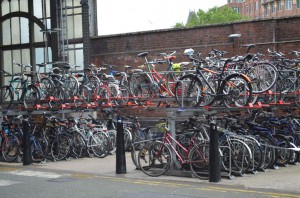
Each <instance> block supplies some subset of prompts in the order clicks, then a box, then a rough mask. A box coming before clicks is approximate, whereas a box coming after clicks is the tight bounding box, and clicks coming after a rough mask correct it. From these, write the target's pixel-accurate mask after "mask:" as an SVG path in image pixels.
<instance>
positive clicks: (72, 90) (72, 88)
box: [63, 76, 79, 98]
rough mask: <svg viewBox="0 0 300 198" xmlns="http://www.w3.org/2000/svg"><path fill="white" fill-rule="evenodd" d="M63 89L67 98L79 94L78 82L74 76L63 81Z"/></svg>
mask: <svg viewBox="0 0 300 198" xmlns="http://www.w3.org/2000/svg"><path fill="white" fill-rule="evenodd" d="M63 87H64V88H65V91H66V92H67V95H68V97H69V98H73V97H74V96H77V94H78V92H79V82H78V80H77V79H76V78H75V77H74V76H68V77H67V79H65V80H64V83H63Z"/></svg>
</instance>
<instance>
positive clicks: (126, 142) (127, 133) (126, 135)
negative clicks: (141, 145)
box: [124, 128, 132, 151]
mask: <svg viewBox="0 0 300 198" xmlns="http://www.w3.org/2000/svg"><path fill="white" fill-rule="evenodd" d="M131 142H132V135H131V132H130V130H129V129H127V128H124V149H125V151H126V150H128V149H129V146H130V144H131Z"/></svg>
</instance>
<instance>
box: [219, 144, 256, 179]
mask: <svg viewBox="0 0 300 198" xmlns="http://www.w3.org/2000/svg"><path fill="white" fill-rule="evenodd" d="M220 149H221V152H222V162H221V164H222V167H223V169H224V170H225V171H228V172H230V173H236V174H240V175H242V174H244V173H245V172H246V171H247V170H249V168H250V163H251V158H252V152H251V150H250V148H249V147H248V145H247V144H246V143H244V142H243V141H241V140H239V139H229V141H227V140H223V141H222V142H221V143H220Z"/></svg>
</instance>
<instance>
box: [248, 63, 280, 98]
mask: <svg viewBox="0 0 300 198" xmlns="http://www.w3.org/2000/svg"><path fill="white" fill-rule="evenodd" d="M246 75H247V76H248V77H249V78H250V79H251V83H255V84H256V90H252V91H253V93H255V94H260V93H264V92H266V91H268V90H270V89H271V88H272V87H273V86H274V84H275V83H276V80H277V76H278V73H277V69H276V67H275V66H274V65H272V64H270V63H258V64H257V65H255V66H253V67H252V68H251V69H249V70H248V71H247V72H246Z"/></svg>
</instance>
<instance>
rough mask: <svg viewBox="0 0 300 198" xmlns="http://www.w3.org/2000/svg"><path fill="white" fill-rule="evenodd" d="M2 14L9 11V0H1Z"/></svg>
mask: <svg viewBox="0 0 300 198" xmlns="http://www.w3.org/2000/svg"><path fill="white" fill-rule="evenodd" d="M1 5H2V16H4V15H6V14H8V13H9V1H3V2H2V4H1Z"/></svg>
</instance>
